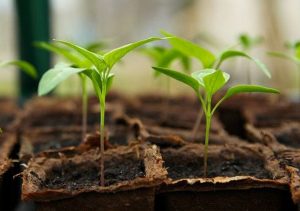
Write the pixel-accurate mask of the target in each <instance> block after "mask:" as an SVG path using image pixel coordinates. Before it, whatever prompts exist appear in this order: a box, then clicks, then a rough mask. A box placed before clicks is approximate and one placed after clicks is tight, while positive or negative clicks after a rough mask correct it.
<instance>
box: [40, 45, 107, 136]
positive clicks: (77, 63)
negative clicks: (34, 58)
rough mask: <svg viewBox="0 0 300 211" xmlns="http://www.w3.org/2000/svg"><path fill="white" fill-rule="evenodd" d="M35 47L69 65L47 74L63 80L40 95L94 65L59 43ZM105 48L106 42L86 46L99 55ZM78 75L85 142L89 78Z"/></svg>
mask: <svg viewBox="0 0 300 211" xmlns="http://www.w3.org/2000/svg"><path fill="white" fill-rule="evenodd" d="M35 45H36V46H37V47H39V48H42V49H45V50H48V51H50V52H52V53H55V54H57V55H60V56H62V57H63V58H64V59H65V60H66V61H67V62H68V63H69V64H68V65H64V64H59V65H56V66H55V67H54V68H53V69H52V70H51V71H48V72H47V73H46V74H49V75H55V77H62V78H61V79H56V80H55V81H53V82H52V83H51V84H52V86H50V85H49V86H48V88H47V89H43V90H39V91H38V92H39V95H45V94H48V93H49V92H50V91H52V90H53V89H54V88H55V87H56V86H57V85H58V84H59V83H60V82H61V80H65V79H67V78H68V77H69V76H70V75H73V73H77V71H78V68H82V69H88V68H91V67H92V65H93V64H92V63H91V62H90V61H89V60H88V59H86V58H85V57H84V56H82V55H81V54H79V53H78V52H77V51H74V50H72V49H69V48H66V47H64V46H61V45H59V43H47V42H36V43H35ZM104 47H106V44H105V43H104V42H97V43H91V44H88V45H87V46H86V49H87V50H88V51H92V52H97V53H98V54H99V53H103V48H104ZM62 69H63V70H64V71H65V72H66V73H65V74H63V75H62V76H58V75H60V74H59V73H60V72H61V70H62ZM67 73H70V75H68V74H67ZM77 75H78V76H79V78H80V82H81V90H82V141H83V140H84V138H85V135H86V132H87V112H88V109H87V105H88V93H87V76H86V75H85V74H83V73H82V72H78V73H77ZM45 78H46V79H47V78H48V77H44V78H42V80H45ZM50 78H51V76H50ZM45 83H48V82H45Z"/></svg>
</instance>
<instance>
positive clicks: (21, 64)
mask: <svg viewBox="0 0 300 211" xmlns="http://www.w3.org/2000/svg"><path fill="white" fill-rule="evenodd" d="M6 66H16V67H18V68H20V70H22V71H23V72H24V73H26V74H27V75H29V76H30V77H32V78H36V77H37V71H36V69H35V68H34V67H33V66H32V65H31V64H30V63H29V62H26V61H22V60H13V61H4V62H0V68H3V67H6Z"/></svg>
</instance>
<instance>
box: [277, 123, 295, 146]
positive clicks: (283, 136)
mask: <svg viewBox="0 0 300 211" xmlns="http://www.w3.org/2000/svg"><path fill="white" fill-rule="evenodd" d="M274 135H275V137H276V139H277V140H278V142H279V143H281V144H283V145H286V146H289V147H294V148H300V128H298V127H292V126H291V127H290V128H289V129H288V130H285V131H278V132H275V133H274Z"/></svg>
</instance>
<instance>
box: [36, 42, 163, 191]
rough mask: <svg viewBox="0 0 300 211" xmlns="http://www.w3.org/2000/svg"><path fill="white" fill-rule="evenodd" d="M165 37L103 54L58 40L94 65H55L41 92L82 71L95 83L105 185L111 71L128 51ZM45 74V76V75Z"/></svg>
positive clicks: (136, 43)
mask: <svg viewBox="0 0 300 211" xmlns="http://www.w3.org/2000/svg"><path fill="white" fill-rule="evenodd" d="M161 39H163V38H158V37H150V38H148V39H144V40H140V41H138V42H134V43H130V44H127V45H124V46H122V47H119V48H116V49H113V50H111V51H109V52H107V53H105V54H103V55H99V54H96V53H93V52H91V51H89V50H87V49H85V48H82V47H80V46H78V45H75V44H72V43H70V42H66V41H58V42H59V43H62V44H63V45H66V46H67V47H69V48H71V49H74V50H75V51H76V52H78V53H79V54H81V55H82V56H83V57H84V58H85V59H86V60H88V61H89V62H90V63H91V64H92V66H91V67H89V68H78V67H55V68H54V69H52V70H51V72H50V73H48V74H47V75H46V74H45V75H44V76H45V78H44V80H43V78H42V80H41V82H40V84H39V85H40V86H39V92H44V91H45V90H47V89H49V88H52V87H53V86H56V85H58V84H59V83H60V82H62V81H63V80H65V79H66V78H67V77H69V76H71V75H73V74H78V73H82V74H84V75H86V76H87V77H88V78H89V79H90V80H91V81H92V83H93V87H94V90H95V93H96V95H97V97H98V99H99V103H100V104H99V105H100V155H101V157H100V174H101V177H100V185H101V186H104V184H105V181H104V135H105V131H104V127H105V105H106V95H107V93H108V91H109V89H110V87H111V85H112V82H113V78H114V74H113V73H111V70H112V68H113V67H114V65H115V64H116V63H117V62H118V61H120V60H121V59H122V58H123V57H124V56H125V55H126V54H127V53H129V52H130V51H132V50H134V49H135V48H137V47H139V46H142V45H144V44H146V43H149V42H152V41H157V40H161ZM44 76H43V77H44Z"/></svg>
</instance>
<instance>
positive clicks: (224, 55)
mask: <svg viewBox="0 0 300 211" xmlns="http://www.w3.org/2000/svg"><path fill="white" fill-rule="evenodd" d="M162 34H163V35H165V36H169V37H170V38H169V39H168V41H169V43H170V44H171V46H173V47H174V48H175V49H176V50H178V51H180V52H181V53H182V54H185V55H187V56H189V57H193V58H196V59H197V60H198V61H199V62H200V63H201V64H202V67H203V68H208V69H211V68H213V69H220V68H221V65H222V64H223V63H224V62H225V61H227V60H228V59H231V58H234V57H242V58H246V59H249V60H251V61H253V62H254V63H255V64H256V65H257V66H258V67H259V69H260V70H261V72H262V73H263V74H264V75H266V76H267V77H268V78H271V74H270V72H269V70H268V69H267V67H266V66H265V65H264V64H263V63H262V62H261V61H259V60H258V59H256V58H254V57H251V56H250V55H248V54H247V53H245V52H244V51H239V50H232V49H228V50H225V51H223V52H221V53H220V54H219V55H215V54H213V53H212V52H211V51H209V50H208V49H206V48H203V47H202V46H200V45H198V44H195V43H193V42H191V41H189V40H186V39H183V38H180V37H177V36H175V35H173V34H170V33H168V32H162ZM249 42H250V41H249ZM249 45H250V44H249ZM202 116H203V110H201V109H200V111H199V115H198V117H197V120H196V122H195V125H194V127H193V130H192V136H193V137H194V140H195V137H196V132H197V130H198V128H199V127H200V124H201V119H202Z"/></svg>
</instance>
